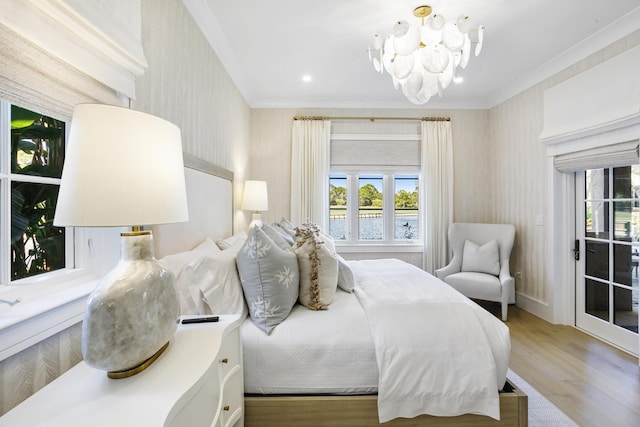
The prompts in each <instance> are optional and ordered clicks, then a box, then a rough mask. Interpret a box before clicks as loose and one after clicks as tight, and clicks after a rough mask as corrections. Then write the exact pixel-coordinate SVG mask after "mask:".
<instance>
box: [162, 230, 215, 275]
mask: <svg viewBox="0 0 640 427" xmlns="http://www.w3.org/2000/svg"><path fill="white" fill-rule="evenodd" d="M218 252H220V248H218V247H217V246H216V244H215V243H213V240H211V238H209V237H207V238H206V239H204V241H203V242H202V243H200V244H199V245H198V246H196V247H195V248H193V249H191V250H190V251H185V252H179V253H177V254H172V255H167V256H165V257H163V258H161V259H159V260H158V262H159V263H160V264H162V266H163V267H164V268H166V269H167V270H169V271H171V272H172V273H173V274H174V276H176V277H178V274H180V271H181V270H182V267H184V266H185V265H186V264H189V263H190V262H192V261H194V260H196V259H198V258H200V257H203V256H213V255H214V254H216V253H218Z"/></svg>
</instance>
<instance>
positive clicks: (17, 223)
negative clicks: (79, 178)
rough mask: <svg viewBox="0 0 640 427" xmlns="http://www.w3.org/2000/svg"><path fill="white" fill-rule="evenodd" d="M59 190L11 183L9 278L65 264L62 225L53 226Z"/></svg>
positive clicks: (22, 276)
mask: <svg viewBox="0 0 640 427" xmlns="http://www.w3.org/2000/svg"><path fill="white" fill-rule="evenodd" d="M59 189H60V187H59V186H57V185H50V184H33V183H27V182H12V183H11V280H17V279H22V278H24V277H29V276H35V275H37V274H41V273H46V272H49V271H54V270H58V269H61V268H64V267H65V245H64V243H65V239H64V228H59V227H54V226H53V216H54V214H55V210H56V201H57V199H58V190H59Z"/></svg>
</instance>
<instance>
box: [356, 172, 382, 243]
mask: <svg viewBox="0 0 640 427" xmlns="http://www.w3.org/2000/svg"><path fill="white" fill-rule="evenodd" d="M383 222H384V221H383V219H382V176H381V175H366V176H365V175H363V176H360V178H359V180H358V238H359V239H360V240H382V236H383V229H384V228H383Z"/></svg>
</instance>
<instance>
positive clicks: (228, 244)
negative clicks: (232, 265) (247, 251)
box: [216, 231, 247, 250]
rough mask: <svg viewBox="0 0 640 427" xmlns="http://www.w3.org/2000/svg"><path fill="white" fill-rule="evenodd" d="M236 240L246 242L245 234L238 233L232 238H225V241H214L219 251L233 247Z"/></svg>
mask: <svg viewBox="0 0 640 427" xmlns="http://www.w3.org/2000/svg"><path fill="white" fill-rule="evenodd" d="M238 240H240V241H241V242H242V243H244V241H245V240H247V233H245V232H244V231H240V232H238V233H236V234H234V235H233V236H229V237H227V238H226V239H220V240H216V244H217V245H218V247H219V248H220V249H222V250H225V249H229V248H230V247H231V246H233V244H234V243H235V242H236V241H238Z"/></svg>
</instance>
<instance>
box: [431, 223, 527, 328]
mask: <svg viewBox="0 0 640 427" xmlns="http://www.w3.org/2000/svg"><path fill="white" fill-rule="evenodd" d="M515 235H516V229H515V227H514V226H513V225H511V224H472V223H466V224H465V223H454V224H451V226H450V227H449V234H448V236H449V246H450V248H451V250H452V251H453V257H452V258H451V261H450V262H449V264H448V265H447V266H445V267H443V268H441V269H438V270H436V276H437V277H438V278H439V279H441V280H443V281H444V282H445V283H447V284H449V285H450V286H452V287H453V288H455V289H456V290H458V291H459V292H460V293H462V294H464V295H466V296H467V297H469V298H474V299H480V300H485V301H495V302H499V303H501V307H502V320H503V321H506V320H507V308H508V306H509V304H513V303H515V301H516V296H515V293H516V292H515V283H514V279H513V277H512V276H511V273H510V272H509V256H510V255H511V249H512V248H513V242H514V239H515ZM496 246H497V247H496ZM465 256H466V258H465Z"/></svg>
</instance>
